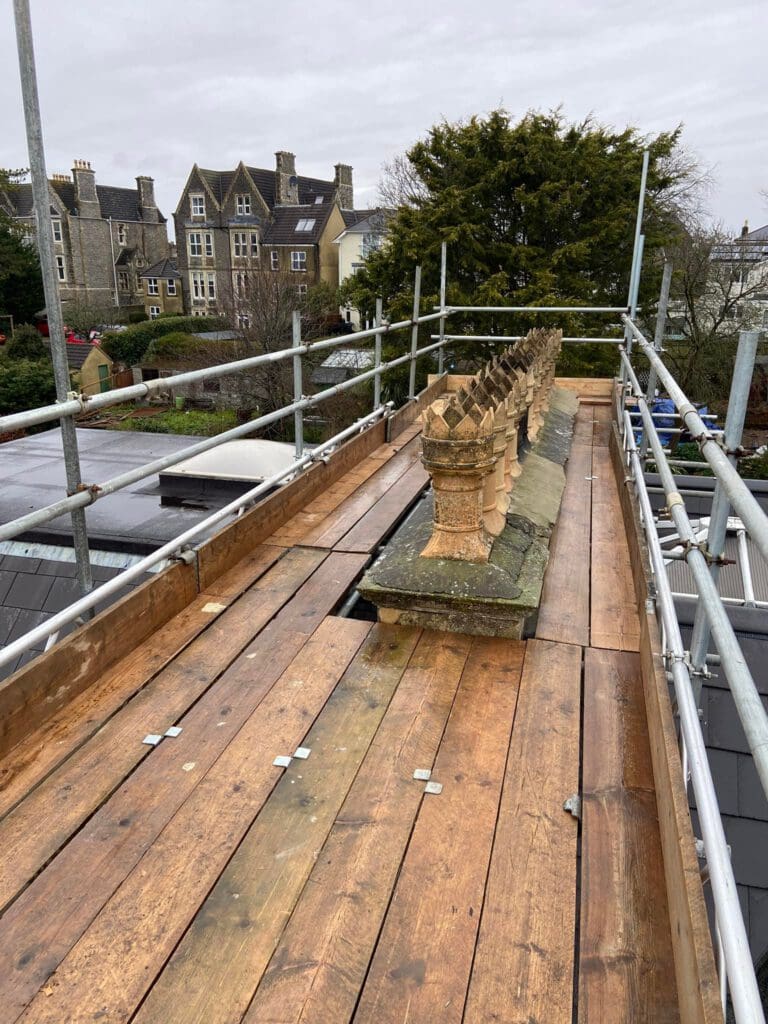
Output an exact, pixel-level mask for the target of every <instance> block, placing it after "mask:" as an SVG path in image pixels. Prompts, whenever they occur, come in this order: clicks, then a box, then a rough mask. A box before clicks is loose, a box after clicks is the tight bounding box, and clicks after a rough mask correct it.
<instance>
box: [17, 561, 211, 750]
mask: <svg viewBox="0 0 768 1024" xmlns="http://www.w3.org/2000/svg"><path fill="white" fill-rule="evenodd" d="M196 596H197V586H196V582H195V571H194V568H193V567H192V566H190V565H181V564H177V565H172V566H170V567H169V568H168V569H166V570H165V571H164V572H161V573H159V574H158V575H157V576H156V577H155V578H154V579H151V580H148V581H147V582H146V583H143V584H142V585H141V586H140V587H137V588H136V590H134V591H132V592H131V593H130V594H126V596H125V597H123V598H121V600H119V601H117V602H116V603H115V604H113V605H111V606H110V607H109V608H107V609H106V610H105V611H103V612H101V613H100V614H99V615H97V616H96V617H95V618H94V619H92V620H91V621H90V622H88V623H87V624H86V625H84V626H81V627H80V628H79V629H76V630H75V631H74V633H72V634H71V635H70V636H68V637H65V638H64V639H63V640H62V641H61V643H58V644H55V645H54V646H53V647H52V648H51V649H50V650H49V651H46V652H45V653H44V654H40V655H38V657H37V658H35V659H34V661H33V662H31V663H30V664H28V665H25V666H24V668H21V669H19V671H18V672H14V674H13V675H12V676H9V677H8V679H5V680H3V682H2V683H0V757H2V756H3V755H5V754H7V753H8V751H9V750H11V749H12V748H13V747H14V746H15V745H16V744H17V743H19V742H20V741H21V740H23V739H25V737H27V736H29V735H30V733H32V732H33V731H34V730H35V729H37V728H38V727H39V726H41V725H42V724H43V722H45V721H47V720H48V719H49V718H50V717H51V716H52V715H54V714H55V713H56V712H57V711H58V710H60V709H61V708H62V707H64V706H65V705H66V704H68V703H69V702H70V701H71V700H73V699H74V698H75V697H77V696H78V694H80V693H82V692H83V690H85V689H86V688H87V687H88V686H90V685H91V683H92V682H93V681H94V680H95V679H97V678H98V677H99V676H100V675H101V674H103V673H104V672H105V671H106V670H107V669H108V668H111V667H112V666H113V665H114V664H115V663H116V662H118V661H119V660H120V659H121V658H122V657H124V656H125V655H126V654H127V653H128V652H129V651H132V650H134V649H135V648H136V646H137V645H138V644H140V643H142V642H143V641H144V640H145V639H146V638H147V637H148V636H150V635H151V634H152V633H153V632H154V631H155V630H156V629H158V628H159V627H160V626H162V625H164V624H165V623H166V622H167V621H168V620H169V619H171V618H173V616H174V615H176V614H177V613H178V612H180V611H181V610H182V608H185V607H186V606H187V605H188V604H189V603H190V601H192V600H193V599H194V598H195V597H196ZM62 680H65V681H66V682H65V683H64V685H62Z"/></svg>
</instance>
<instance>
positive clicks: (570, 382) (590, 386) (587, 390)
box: [555, 377, 613, 399]
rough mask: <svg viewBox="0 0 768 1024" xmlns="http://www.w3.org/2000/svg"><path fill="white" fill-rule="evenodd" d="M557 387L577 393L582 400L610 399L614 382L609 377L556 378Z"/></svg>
mask: <svg viewBox="0 0 768 1024" xmlns="http://www.w3.org/2000/svg"><path fill="white" fill-rule="evenodd" d="M555 387H558V388H568V389H569V390H570V391H575V392H576V394H577V395H579V397H580V398H586V399H589V398H610V397H611V395H612V394H613V380H612V379H611V378H609V377H555Z"/></svg>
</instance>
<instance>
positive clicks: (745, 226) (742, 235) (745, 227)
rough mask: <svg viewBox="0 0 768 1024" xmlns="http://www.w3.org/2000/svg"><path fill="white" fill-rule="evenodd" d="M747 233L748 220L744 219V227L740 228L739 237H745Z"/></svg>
mask: <svg viewBox="0 0 768 1024" xmlns="http://www.w3.org/2000/svg"><path fill="white" fill-rule="evenodd" d="M748 234H749V221H748V220H745V221H744V227H743V228H742V229H741V237H742V238H746V237H747V235H748Z"/></svg>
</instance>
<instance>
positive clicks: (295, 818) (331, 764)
mask: <svg viewBox="0 0 768 1024" xmlns="http://www.w3.org/2000/svg"><path fill="white" fill-rule="evenodd" d="M418 637H419V632H418V631H417V630H409V629H402V628H397V627H392V626H382V625H376V626H374V628H373V630H372V632H371V635H370V636H369V637H368V639H367V640H366V641H365V643H364V644H363V646H362V648H361V649H360V651H359V652H358V654H357V655H356V657H355V659H354V661H353V662H352V664H351V665H350V667H349V668H348V669H347V671H346V673H345V674H344V676H343V678H342V680H341V682H340V683H339V685H338V686H337V687H336V689H335V690H334V692H333V694H332V695H331V697H330V699H329V701H328V703H327V705H326V706H325V708H324V709H323V711H322V712H321V714H320V716H319V717H318V719H317V721H316V722H315V724H314V726H313V727H312V729H311V730H310V732H309V734H308V735H307V737H306V739H305V740H303V745H304V746H307V747H309V748H310V749H311V751H312V753H311V755H310V757H309V759H308V760H306V761H294V762H293V764H292V765H291V766H290V767H289V768H288V769H287V770H286V772H285V774H284V776H283V778H282V779H281V780H280V782H279V783H278V785H277V787H276V788H275V791H274V792H273V793H272V795H271V797H270V798H269V800H268V801H267V803H266V805H265V807H264V809H263V810H262V812H261V813H260V815H259V816H258V818H257V819H256V821H255V822H254V824H253V826H252V828H251V830H250V832H249V833H248V835H247V836H246V837H245V839H244V840H243V842H242V844H241V845H240V847H239V848H238V850H237V853H236V854H235V856H234V857H233V858H232V860H231V861H230V863H229V865H228V866H227V869H226V871H225V872H224V874H223V875H222V876H221V878H220V879H219V881H218V883H217V884H216V886H215V887H214V889H213V891H212V893H211V894H210V896H209V897H208V899H207V900H206V901H205V903H204V904H203V906H202V907H201V909H200V911H199V913H198V914H197V916H196V918H195V920H194V921H193V923H192V925H191V926H190V928H189V930H188V931H187V933H186V935H185V936H184V938H183V940H182V941H181V943H180V944H179V946H178V947H177V948H176V950H175V951H174V953H173V956H172V958H171V960H170V961H169V963H168V964H167V966H166V968H165V970H164V971H163V973H162V974H161V975H160V977H159V978H158V980H157V981H156V982H155V984H154V987H153V988H152V990H151V992H150V993H149V995H148V997H147V999H146V1000H145V1002H144V1003H143V1005H142V1007H141V1009H140V1011H139V1013H138V1014H137V1016H136V1017H135V1018H134V1021H135V1024H149V1022H157V1024H175V1022H177V1024H195V1022H199V1024H225V1022H226V1024H229V1022H231V1024H239V1021H240V1020H241V1018H242V1016H243V1014H244V1013H245V1011H246V1010H247V1008H248V1004H249V1003H250V1001H251V997H252V996H253V992H254V990H255V989H256V986H257V985H258V982H259V979H260V978H261V975H262V973H263V971H264V969H265V968H266V966H267V963H268V962H269V958H270V956H271V954H272V952H273V950H274V948H275V945H276V943H277V941H278V939H279V937H280V934H281V932H282V930H283V928H284V926H285V922H286V920H287V919H288V916H289V915H290V913H291V911H292V909H293V907H294V905H295V902H296V899H297V897H298V896H299V894H300V892H301V888H302V886H303V885H304V882H305V881H306V879H307V876H308V875H309V873H310V871H311V869H312V867H313V865H314V862H315V859H316V857H317V851H318V850H319V849H320V847H321V846H322V844H323V842H324V841H325V838H326V836H327V834H328V831H329V830H330V828H331V826H332V824H333V820H334V818H335V817H336V814H337V813H338V811H339V809H340V807H341V805H342V803H343V801H344V799H345V797H346V794H347V791H348V789H349V786H350V785H351V783H352V780H353V778H354V775H355V773H356V771H357V769H358V767H359V764H360V762H361V760H362V759H363V757H364V756H365V753H366V750H367V749H368V746H369V744H370V742H371V740H372V738H373V735H374V733H375V731H376V729H377V728H378V725H379V723H380V722H381V719H382V717H383V715H384V713H385V711H386V709H387V706H388V704H389V701H390V699H391V697H392V694H393V692H394V689H395V687H396V686H397V683H398V682H399V680H400V678H401V676H402V674H403V672H404V671H405V668H406V665H407V663H408V660H409V658H410V656H411V654H412V652H413V649H414V647H415V646H416V641H417V640H418ZM234 894H236V899H235V896H234ZM319 925H320V922H318V926H319ZM155 939H156V936H155ZM151 953H152V956H153V957H154V956H157V946H156V945H155V946H154V947H152V948H151ZM145 966H147V965H145ZM151 966H152V970H153V971H154V969H155V965H154V964H152V965H151ZM136 970H137V971H138V972H139V976H140V977H141V964H138V965H137V968H136ZM132 971H133V968H132ZM150 977H151V976H150ZM148 980H149V977H147V979H146V981H148ZM146 981H145V983H146Z"/></svg>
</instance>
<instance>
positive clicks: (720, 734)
mask: <svg viewBox="0 0 768 1024" xmlns="http://www.w3.org/2000/svg"><path fill="white" fill-rule="evenodd" d="M708 698H709V699H708V707H707V732H708V736H707V740H708V746H710V747H717V748H718V749H720V750H735V751H739V752H740V753H743V754H746V753H748V752H749V746H748V744H747V740H746V737H745V736H744V729H743V727H742V725H741V721H740V720H739V716H738V712H737V711H736V705H735V704H734V702H733V697H732V696H731V694H730V692H729V691H728V690H713V689H710V690H709V694H708Z"/></svg>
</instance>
